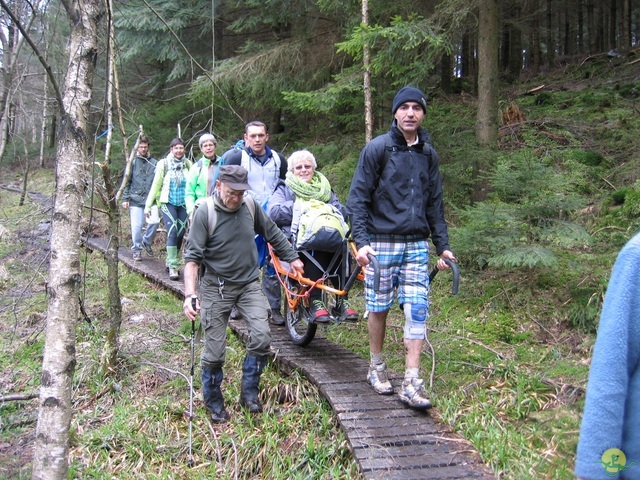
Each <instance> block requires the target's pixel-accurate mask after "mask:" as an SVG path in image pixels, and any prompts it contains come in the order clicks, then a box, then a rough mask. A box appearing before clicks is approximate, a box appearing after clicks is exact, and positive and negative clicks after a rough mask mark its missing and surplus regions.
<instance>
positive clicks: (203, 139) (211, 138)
mask: <svg viewBox="0 0 640 480" xmlns="http://www.w3.org/2000/svg"><path fill="white" fill-rule="evenodd" d="M204 142H213V144H214V145H218V141H217V140H216V137H214V136H213V135H211V134H210V133H205V134H203V135H201V136H200V140H198V146H199V147H200V148H202V144H203V143H204Z"/></svg>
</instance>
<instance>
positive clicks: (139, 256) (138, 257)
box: [133, 252, 142, 262]
mask: <svg viewBox="0 0 640 480" xmlns="http://www.w3.org/2000/svg"><path fill="white" fill-rule="evenodd" d="M133 260H134V261H136V262H139V261H140V260H142V252H133Z"/></svg>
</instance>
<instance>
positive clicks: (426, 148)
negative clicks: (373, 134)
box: [376, 133, 433, 187]
mask: <svg viewBox="0 0 640 480" xmlns="http://www.w3.org/2000/svg"><path fill="white" fill-rule="evenodd" d="M408 149H409V147H406V146H402V147H398V146H397V145H394V144H393V141H392V140H391V135H389V134H388V133H387V134H386V136H385V139H384V156H383V157H382V161H380V163H379V165H378V167H379V168H378V171H377V174H378V179H379V178H380V176H381V175H382V172H383V171H384V169H385V168H386V166H387V163H389V159H390V158H391V154H392V153H393V152H397V151H399V150H408ZM432 149H433V147H432V146H431V143H429V137H427V139H426V140H425V142H424V143H423V144H422V153H424V154H425V155H426V156H427V158H428V159H429V163H431V156H432ZM376 187H377V185H376Z"/></svg>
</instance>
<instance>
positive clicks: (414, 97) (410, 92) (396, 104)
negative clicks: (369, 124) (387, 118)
mask: <svg viewBox="0 0 640 480" xmlns="http://www.w3.org/2000/svg"><path fill="white" fill-rule="evenodd" d="M407 102H416V103H419V104H420V106H421V107H422V110H423V111H424V113H427V98H426V97H425V96H424V93H422V91H421V90H420V89H418V88H416V87H402V88H401V89H400V91H398V93H396V96H395V98H394V99H393V108H392V109H391V113H392V114H393V115H395V114H396V110H398V108H400V105H402V104H403V103H407Z"/></svg>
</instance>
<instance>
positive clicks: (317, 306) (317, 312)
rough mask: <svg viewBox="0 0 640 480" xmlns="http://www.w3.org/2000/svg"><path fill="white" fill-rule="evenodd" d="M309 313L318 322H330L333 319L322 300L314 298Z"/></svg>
mask: <svg viewBox="0 0 640 480" xmlns="http://www.w3.org/2000/svg"><path fill="white" fill-rule="evenodd" d="M309 313H310V314H311V319H312V320H313V321H314V322H316V323H329V322H330V321H331V317H330V316H329V311H328V310H327V307H325V306H324V303H322V300H313V301H312V302H311V305H310V306H309Z"/></svg>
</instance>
